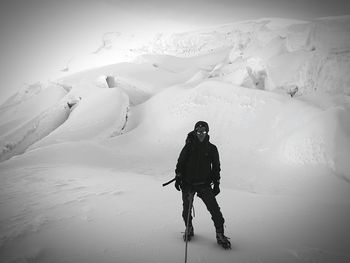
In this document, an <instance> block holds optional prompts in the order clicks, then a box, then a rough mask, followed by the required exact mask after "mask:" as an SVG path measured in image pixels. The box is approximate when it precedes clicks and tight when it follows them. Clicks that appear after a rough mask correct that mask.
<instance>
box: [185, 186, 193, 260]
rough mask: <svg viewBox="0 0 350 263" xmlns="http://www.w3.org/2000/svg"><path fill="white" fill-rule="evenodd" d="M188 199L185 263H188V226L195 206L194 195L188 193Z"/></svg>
mask: <svg viewBox="0 0 350 263" xmlns="http://www.w3.org/2000/svg"><path fill="white" fill-rule="evenodd" d="M188 198H189V207H188V214H187V222H186V233H185V238H186V247H185V263H187V246H188V230H189V229H188V225H189V222H190V215H191V210H192V207H193V206H192V205H193V198H194V193H191V192H190V193H188Z"/></svg>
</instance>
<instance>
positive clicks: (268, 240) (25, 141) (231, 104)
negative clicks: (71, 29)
mask: <svg viewBox="0 0 350 263" xmlns="http://www.w3.org/2000/svg"><path fill="white" fill-rule="evenodd" d="M349 21H350V17H349V16H345V17H338V18H337V17H335V18H322V19H316V20H313V21H293V20H285V19H273V18H271V19H261V20H257V21H244V22H240V23H236V24H228V25H224V26H221V27H216V28H209V29H204V30H201V31H195V32H187V33H182V34H174V35H172V36H165V35H159V36H158V37H157V38H156V39H155V40H154V41H153V43H152V44H151V45H148V46H142V47H140V48H139V49H138V48H137V47H134V46H133V47H132V48H133V49H134V50H135V53H137V54H142V55H141V56H139V57H138V58H137V59H135V60H134V61H132V62H131V61H129V62H124V63H113V61H110V60H109V64H108V65H101V64H100V63H99V64H98V66H97V67H96V68H92V69H89V70H85V71H81V72H78V73H75V74H71V75H67V76H65V77H63V78H60V79H57V80H55V83H54V84H53V83H51V84H48V85H42V84H33V85H29V86H27V87H26V88H24V89H22V90H21V91H19V92H18V93H17V94H15V95H14V96H12V97H11V98H9V99H8V100H7V101H6V102H5V103H4V104H3V105H2V106H1V107H0V147H1V148H0V149H1V153H0V161H1V163H0V171H1V173H0V259H1V261H2V262H179V261H182V255H183V245H184V244H183V242H182V239H181V233H180V232H181V231H182V230H183V224H182V221H181V220H182V219H181V205H182V203H181V195H179V193H178V192H176V191H175V190H174V189H173V188H172V187H170V188H167V190H165V189H164V188H161V183H162V182H164V181H166V180H168V179H171V178H172V177H173V176H174V168H175V165H176V160H177V158H178V155H179V152H180V151H181V148H182V146H183V145H184V140H185V138H186V135H187V133H188V132H190V131H191V130H192V129H193V126H194V124H195V123H196V122H197V121H198V120H205V121H207V122H208V123H209V126H210V132H209V135H210V140H211V141H212V142H213V143H214V144H215V145H217V147H218V149H219V153H220V160H221V168H222V171H221V177H222V180H221V186H222V192H221V194H220V195H219V196H218V201H219V203H220V206H221V208H222V211H223V213H224V216H225V219H226V228H227V229H226V233H227V235H228V236H231V237H232V239H231V241H232V243H233V248H234V250H233V251H231V252H227V251H222V250H221V249H219V248H218V247H217V246H216V244H215V239H214V233H213V228H212V222H211V221H210V216H208V215H207V214H206V211H205V210H206V208H205V207H204V205H203V204H202V203H200V202H196V203H195V205H196V212H197V211H199V212H197V213H196V214H198V218H195V233H196V236H195V239H194V242H192V243H191V244H190V254H189V258H190V260H191V262H192V261H193V262H194V261H198V262H300V261H303V262H322V263H326V262H340V263H345V262H349V260H350V255H349V246H348V244H350V235H349V232H348V231H346V229H349V227H350V225H349V222H350V213H349V211H350V209H349V208H350V202H349V200H350V184H349V182H350V164H349V162H348V156H350V118H349V116H350V97H349V95H350V78H349V76H350V74H348V73H349V72H348V69H349V68H350V55H349V54H350V41H349V37H350V34H349V33H350V27H349ZM114 37H118V36H117V35H116V36H113V38H114ZM107 40H108V39H107ZM114 42H115V43H117V42H118V41H107V42H106V45H107V46H108V48H103V50H102V51H101V50H98V51H97V52H96V53H95V54H94V55H91V54H89V56H87V58H86V59H88V60H89V59H93V58H92V57H93V56H108V54H112V53H113V52H114V51H115V50H114V48H117V46H114V44H113V43H114ZM113 50H114V51H113ZM110 51H111V52H112V53H108V52H110ZM129 52H131V53H132V51H131V50H129ZM128 55H130V54H129V53H128ZM110 58H111V57H110ZM95 59H96V58H95ZM76 63H78V62H76ZM196 200H197V198H196ZM135 251H137V253H135Z"/></svg>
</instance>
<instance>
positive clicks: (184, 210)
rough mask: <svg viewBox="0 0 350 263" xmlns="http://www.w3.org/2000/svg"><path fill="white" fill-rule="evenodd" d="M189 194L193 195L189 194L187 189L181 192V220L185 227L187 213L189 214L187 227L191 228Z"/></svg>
mask: <svg viewBox="0 0 350 263" xmlns="http://www.w3.org/2000/svg"><path fill="white" fill-rule="evenodd" d="M191 194H192V195H193V193H190V191H189V190H188V189H183V190H182V218H183V220H184V222H185V225H186V224H187V217H188V213H189V212H190V218H189V224H188V225H189V226H192V213H191V211H189V206H190V195H191ZM192 198H193V197H192Z"/></svg>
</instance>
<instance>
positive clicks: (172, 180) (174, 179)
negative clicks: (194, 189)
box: [163, 177, 176, 186]
mask: <svg viewBox="0 0 350 263" xmlns="http://www.w3.org/2000/svg"><path fill="white" fill-rule="evenodd" d="M174 181H176V177H174V178H173V179H171V180H170V181H168V182H166V183H164V184H163V186H167V185H168V184H171V183H172V182H174Z"/></svg>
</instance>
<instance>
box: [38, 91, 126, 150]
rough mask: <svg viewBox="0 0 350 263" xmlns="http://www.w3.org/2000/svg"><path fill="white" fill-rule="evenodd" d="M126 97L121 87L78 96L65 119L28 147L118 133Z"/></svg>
mask: <svg viewBox="0 0 350 263" xmlns="http://www.w3.org/2000/svg"><path fill="white" fill-rule="evenodd" d="M128 107H129V98H128V96H127V95H126V94H125V93H124V92H123V91H121V90H120V89H117V88H115V89H98V88H96V90H94V91H92V92H91V93H90V94H88V95H86V96H85V97H84V98H82V99H81V101H80V102H79V104H78V105H77V107H76V108H75V109H74V110H73V111H72V113H71V114H70V115H69V118H68V120H67V121H66V122H65V123H64V124H63V125H61V126H60V127H59V128H58V129H56V130H55V131H53V132H52V133H51V134H50V135H49V136H47V137H46V138H44V139H43V140H41V141H39V142H38V143H36V144H35V145H33V146H32V147H31V149H35V148H38V147H43V146H46V145H50V144H55V143H60V142H68V141H79V140H93V139H98V138H108V137H113V136H116V135H119V134H121V133H122V132H123V128H124V126H125V124H126V121H127V114H128Z"/></svg>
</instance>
